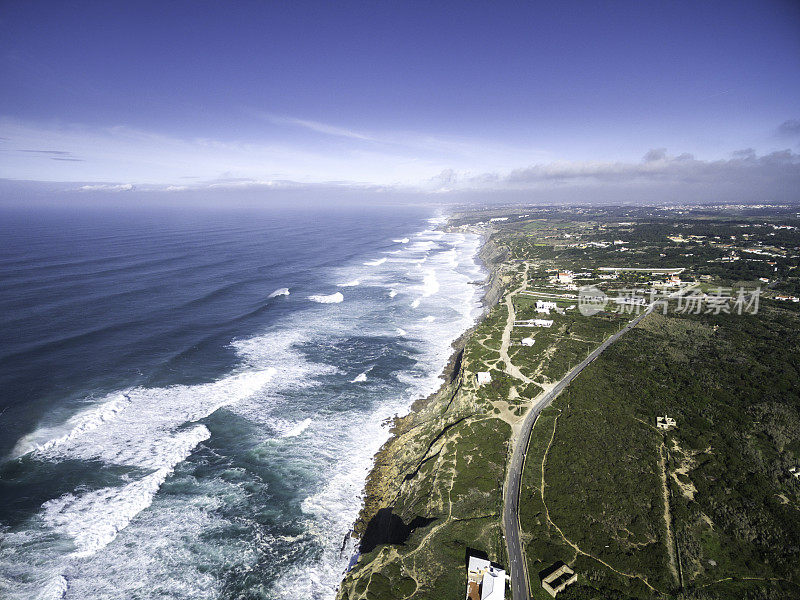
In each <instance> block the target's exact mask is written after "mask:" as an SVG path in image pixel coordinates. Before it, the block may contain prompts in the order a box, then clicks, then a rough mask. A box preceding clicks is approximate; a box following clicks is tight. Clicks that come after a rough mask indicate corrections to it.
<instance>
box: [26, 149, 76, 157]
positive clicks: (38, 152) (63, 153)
mask: <svg viewBox="0 0 800 600" xmlns="http://www.w3.org/2000/svg"><path fill="white" fill-rule="evenodd" d="M20 152H28V153H30V154H58V155H63V156H66V155H69V154H72V153H71V152H67V151H66V150H20Z"/></svg>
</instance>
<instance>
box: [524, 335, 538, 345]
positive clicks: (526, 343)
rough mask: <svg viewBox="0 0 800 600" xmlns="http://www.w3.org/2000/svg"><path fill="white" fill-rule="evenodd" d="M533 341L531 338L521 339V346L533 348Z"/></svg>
mask: <svg viewBox="0 0 800 600" xmlns="http://www.w3.org/2000/svg"><path fill="white" fill-rule="evenodd" d="M535 341H536V340H534V339H533V338H532V337H526V338H522V345H523V346H533V343H534V342H535Z"/></svg>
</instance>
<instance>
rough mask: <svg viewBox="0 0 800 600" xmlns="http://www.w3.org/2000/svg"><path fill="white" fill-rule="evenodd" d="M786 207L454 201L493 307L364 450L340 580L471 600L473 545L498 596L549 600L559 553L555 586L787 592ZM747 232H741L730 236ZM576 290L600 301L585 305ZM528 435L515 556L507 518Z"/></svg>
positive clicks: (795, 536) (357, 592)
mask: <svg viewBox="0 0 800 600" xmlns="http://www.w3.org/2000/svg"><path fill="white" fill-rule="evenodd" d="M787 219H788V220H789V221H792V223H794V221H796V220H797V219H796V218H794V217H793V215H787V214H786V211H785V210H782V209H781V208H780V207H778V208H775V209H764V210H763V211H762V212H761V213H759V214H758V215H757V216H756V215H753V214H742V211H741V210H740V209H737V208H735V207H730V208H728V209H727V210H725V211H723V210H717V211H716V212H715V213H714V214H713V215H712V216H711V217H709V215H708V214H707V211H703V210H697V214H695V215H693V214H692V213H691V211H689V212H688V214H686V213H682V214H680V215H676V214H674V213H670V212H669V211H668V210H666V209H620V208H595V209H589V208H573V209H569V210H561V209H530V208H526V209H525V210H524V211H522V210H515V211H512V210H507V211H498V210H495V211H485V212H471V213H465V214H462V215H456V216H454V217H453V218H451V220H450V222H449V224H448V225H447V226H448V227H450V228H454V229H455V228H463V229H465V230H466V229H469V230H470V231H480V232H482V234H483V235H484V236H485V244H484V246H483V249H482V258H483V260H484V263H485V264H486V265H487V268H488V269H489V271H490V276H489V278H488V280H487V285H486V299H485V303H486V312H485V315H484V316H483V318H482V319H481V321H480V322H479V323H478V324H477V325H476V326H475V327H474V328H472V329H471V330H470V331H468V332H466V333H465V334H464V335H462V336H461V338H459V340H458V341H457V342H456V343H455V344H454V353H453V357H452V358H451V360H450V363H449V365H448V368H447V370H446V371H445V373H444V374H443V384H442V387H441V388H440V389H439V390H438V391H437V392H436V393H434V394H432V395H431V396H429V397H427V398H424V399H420V400H418V401H417V402H416V403H415V404H414V406H413V407H412V410H411V411H410V412H409V414H407V415H405V416H403V417H398V418H396V419H395V421H394V423H393V429H392V437H391V439H390V440H389V441H387V442H386V444H385V445H384V446H383V447H382V448H381V450H380V452H379V453H378V454H377V455H376V457H375V463H374V468H373V470H372V472H371V473H370V475H369V477H368V479H367V482H366V487H365V491H364V506H363V509H362V511H361V514H360V516H359V519H358V521H357V522H356V524H355V526H354V535H355V536H357V537H358V538H359V540H360V555H359V556H358V558H357V560H356V561H354V564H352V568H351V569H350V570H349V571H348V573H347V574H346V575H345V577H344V579H343V581H342V584H341V587H340V590H339V595H338V597H339V598H340V599H342V600H355V599H362V598H364V599H366V598H369V599H378V600H383V599H387V600H390V599H395V598H396V599H401V598H402V599H406V598H426V599H427V598H430V599H436V600H442V599H447V598H453V599H456V598H463V597H464V594H465V590H466V587H465V585H466V575H467V571H466V563H467V561H468V558H469V557H470V556H480V557H483V558H486V559H488V560H490V561H492V562H493V563H495V564H499V565H502V566H504V568H505V569H506V570H507V571H508V572H509V573H510V574H511V576H510V578H509V580H508V584H512V583H513V586H511V585H509V586H507V587H508V588H509V589H506V597H507V598H511V597H512V594H513V597H514V598H515V599H516V598H529V597H535V598H548V597H550V596H548V595H547V592H546V591H545V589H543V586H542V583H543V581H544V576H545V574H546V573H547V572H548V570H552V567H554V566H557V565H558V564H565V565H569V567H568V570H569V571H572V570H574V572H575V573H576V574H577V576H576V577H575V578H574V579H570V580H569V585H568V586H567V585H565V586H564V588H562V589H561V590H559V591H558V594H559V597H564V598H620V599H622V598H661V597H680V598H686V599H689V598H691V599H693V600H700V599H711V598H714V599H717V598H718V599H728V598H730V599H733V598H769V599H778V598H791V597H795V596H793V594H795V593H797V592H798V591H800V587H798V583H800V573H798V567H797V564H798V563H797V561H796V560H795V559H796V558H798V553H800V545H798V544H797V542H798V541H800V514H799V513H798V509H797V506H798V505H799V504H800V481H798V478H796V477H793V476H792V473H791V471H790V469H791V466H792V465H793V464H794V463H797V462H798V461H799V460H800V435H798V428H796V427H795V426H796V425H798V424H800V397H799V394H800V391H799V390H798V380H799V379H798V373H800V365H798V356H800V341H799V340H798V331H800V316H799V314H798V313H799V311H798V310H797V308H796V305H795V304H794V303H793V302H791V301H786V300H783V298H784V297H787V298H791V297H792V296H791V293H792V291H793V290H794V289H795V288H796V287H797V286H798V280H797V272H796V270H795V269H796V268H797V266H798V255H797V247H798V245H800V236H798V234H797V229H794V230H791V229H790V230H786V231H787V232H786V233H785V234H784V233H781V237H782V238H786V239H785V240H784V239H781V240H776V239H774V238H775V237H776V236H775V235H771V234H774V233H775V232H776V231H784V230H781V229H775V228H777V227H782V226H783V225H782V224H785V223H787V222H788V221H787ZM765 222H766V224H764V223H765ZM795 226H796V224H795V225H790V227H795ZM676 228H680V230H681V239H680V240H679V241H674V240H673V239H671V238H672V237H675V236H674V231H675V229H676ZM742 229H746V230H747V235H746V237H741V238H739V242H738V243H737V242H736V241H735V238H736V236H735V235H734V237H733V238H732V237H731V234H730V233H729V232H733V233H734V234H739V235H741V230H742ZM789 232H793V233H789ZM792 236H794V237H792ZM723 240H724V241H723ZM731 242H733V243H731ZM754 249H755V250H758V251H759V252H769V253H770V254H771V255H773V256H770V258H771V259H772V260H765V259H763V258H761V257H760V256H759V255H758V254H755V253H753V252H748V250H751V251H752V250H754ZM732 255H736V256H743V257H745V258H744V262H740V260H725V259H730V258H731V256H732ZM752 256H757V257H758V258H757V260H753V261H750V260H748V258H749V257H752ZM761 256H763V255H761ZM768 263H769V264H768ZM765 276H767V277H765ZM760 277H763V278H764V279H767V282H764V281H763V280H762V281H761V282H759V278H760ZM759 284H761V285H763V288H764V289H763V290H762V289H761V288H760V287H759ZM585 286H592V289H594V290H599V291H600V292H601V294H602V295H603V296H604V297H605V298H606V302H605V303H604V304H603V305H602V307H601V308H600V309H599V310H597V311H589V312H588V313H587V314H583V313H584V312H585V311H584V310H583V309H584V307H583V306H579V304H580V303H581V302H582V299H581V297H580V289H581V288H583V287H585ZM737 286H738V289H739V290H742V291H738V292H737V291H735V290H736V289H737ZM717 288H722V289H724V290H727V291H726V292H724V293H723V294H720V293H718V289H717ZM756 290H758V293H759V294H761V297H760V302H761V303H760V308H759V309H758V310H755V311H753V310H749V311H748V310H738V311H737V310H736V297H737V294H738V295H739V296H738V297H739V298H740V299H741V298H743V297H748V298H751V297H752V296H753V294H754V293H755V292H756ZM747 294H750V296H747ZM640 298H641V301H640V300H639V299H640ZM659 298H660V299H661V300H660V301H658V302H655V300H657V299H659ZM724 303H727V304H726V306H727V309H722V308H719V307H721V306H722V304H724ZM687 305H698V306H701V308H700V310H694V309H692V310H687V309H686V306H687ZM647 306H649V307H650V309H649V310H648V311H647V314H645V312H644V309H645V307H647ZM715 307H716V308H715ZM656 308H657V310H655V309H656ZM741 308H743V307H742V306H741V301H740V306H739V309H741ZM750 309H752V301H751V306H750ZM633 325H635V326H633ZM621 334H624V335H621ZM617 338H619V339H618V341H616V340H617ZM779 340H781V341H780V342H779ZM609 341H615V342H616V343H614V345H613V346H608V344H609ZM601 346H602V347H606V346H608V350H607V351H606V352H604V353H603V354H602V355H599V356H598V353H597V351H598V349H599V348H601ZM767 347H770V348H772V350H771V351H770V352H769V353H768V352H766V351H765V349H766V348H767ZM587 358H589V359H592V360H591V362H590V363H589V361H588V360H587ZM582 361H583V363H585V365H584V366H585V368H583V367H582V370H581V372H580V374H577V373H576V374H575V377H574V380H571V381H570V382H569V385H568V386H567V387H565V388H564V389H563V390H562V388H563V387H564V386H563V385H558V384H559V382H561V381H562V379H563V378H564V376H565V375H566V374H568V373H571V371H572V370H573V368H574V367H575V366H576V365H579V364H581V363H582ZM479 374H480V375H479ZM742 386H744V387H742ZM739 388H742V389H741V390H740V391H738V392H735V393H734V392H733V390H739ZM551 391H552V392H553V393H552V394H551V393H550V392H551ZM559 392H560V394H559ZM556 394H558V395H557V397H556V398H555V400H553V402H552V404H551V405H549V406H548V407H546V408H544V410H543V411H542V408H541V406H545V405H546V404H547V403H544V404H541V406H540V403H541V401H542V399H543V398H546V399H547V401H548V402H550V400H551V399H552V396H554V395H556ZM532 411H536V414H535V418H534V419H529V420H528V424H529V425H530V426H531V428H530V429H523V424H525V422H526V421H525V417H526V416H528V415H530V414H531V413H532ZM658 419H661V420H658ZM520 435H523V436H526V437H527V436H529V441H528V443H527V446H526V448H527V451H526V452H525V456H524V460H523V466H522V473H521V476H520V475H519V469H517V470H516V471H515V473H516V475H515V477H519V482H520V483H521V488H520V490H519V495H518V501H519V505H518V506H514V507H513V508H514V509H515V510H514V511H513V513H515V514H516V515H517V518H518V524H519V541H518V543H517V545H518V547H519V548H520V551H521V553H522V555H523V557H524V558H523V560H524V561H525V565H519V564H513V562H512V561H513V559H514V557H513V556H511V557H510V556H509V555H508V548H509V546H507V540H506V536H505V535H504V534H506V535H507V534H509V531H507V530H506V529H507V528H508V523H506V524H505V529H504V524H503V513H504V509H508V508H509V503H510V502H516V501H517V498H513V499H512V498H510V497H508V495H507V494H506V493H505V492H506V489H505V487H504V485H505V484H506V481H507V479H508V477H509V474H510V471H509V469H510V468H511V467H512V463H511V458H512V451H513V448H514V445H515V442H516V441H517V440H518V439H520V438H519V436H520ZM509 539H510V538H509ZM512 551H513V550H512ZM564 580H565V581H566V578H564ZM512 587H513V589H512ZM523 588H524V589H523Z"/></svg>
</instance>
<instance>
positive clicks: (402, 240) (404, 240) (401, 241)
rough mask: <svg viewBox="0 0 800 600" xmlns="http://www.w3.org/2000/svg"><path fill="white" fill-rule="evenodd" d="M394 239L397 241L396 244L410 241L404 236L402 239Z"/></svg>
mask: <svg viewBox="0 0 800 600" xmlns="http://www.w3.org/2000/svg"><path fill="white" fill-rule="evenodd" d="M392 241H393V242H395V243H396V244H407V243H408V238H402V239H399V240H392Z"/></svg>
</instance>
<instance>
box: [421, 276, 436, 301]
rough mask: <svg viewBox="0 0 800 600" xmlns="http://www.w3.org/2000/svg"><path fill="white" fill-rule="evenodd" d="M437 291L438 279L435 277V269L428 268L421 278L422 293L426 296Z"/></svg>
mask: <svg viewBox="0 0 800 600" xmlns="http://www.w3.org/2000/svg"><path fill="white" fill-rule="evenodd" d="M438 291H439V280H438V279H437V278H436V271H435V270H433V269H428V270H426V271H425V275H424V276H423V278H422V295H423V297H425V298H427V297H429V296H433V295H434V294H435V293H437V292H438Z"/></svg>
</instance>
